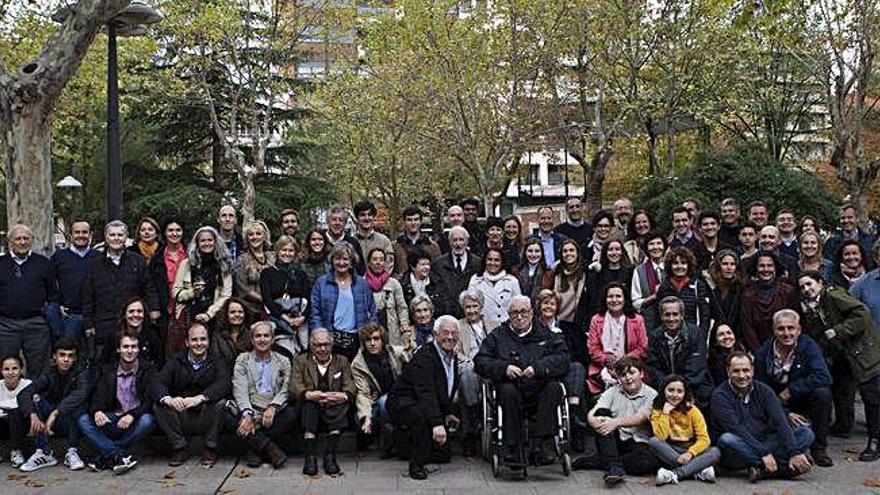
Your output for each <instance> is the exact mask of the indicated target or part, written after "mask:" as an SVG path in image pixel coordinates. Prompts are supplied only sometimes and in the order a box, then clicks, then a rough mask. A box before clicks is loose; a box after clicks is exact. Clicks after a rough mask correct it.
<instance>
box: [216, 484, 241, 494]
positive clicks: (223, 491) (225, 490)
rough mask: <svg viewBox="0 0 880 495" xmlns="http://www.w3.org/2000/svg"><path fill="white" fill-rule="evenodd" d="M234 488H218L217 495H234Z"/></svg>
mask: <svg viewBox="0 0 880 495" xmlns="http://www.w3.org/2000/svg"><path fill="white" fill-rule="evenodd" d="M235 491H236V490H235V488H230V487H228V486H226V487H223V488H220V489H219V490H217V494H218V495H230V494H231V493H235Z"/></svg>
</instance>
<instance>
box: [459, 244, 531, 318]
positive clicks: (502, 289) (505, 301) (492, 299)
mask: <svg viewBox="0 0 880 495" xmlns="http://www.w3.org/2000/svg"><path fill="white" fill-rule="evenodd" d="M503 263H504V253H503V252H502V251H501V249H498V248H488V249H487V250H486V257H485V258H484V259H483V266H484V267H485V268H484V270H483V273H481V274H480V273H477V274H474V275H473V276H472V277H471V281H470V283H469V284H468V289H471V290H478V291H480V292H482V293H483V298H484V303H483V316H484V317H485V318H486V319H488V320H494V321H507V320H508V319H509V318H508V316H507V309H508V308H509V307H510V301H511V299H513V297H514V296H518V295H520V292H519V281H518V280H517V279H516V277H514V276H513V275H510V274H509V273H507V271H505V270H504V267H503Z"/></svg>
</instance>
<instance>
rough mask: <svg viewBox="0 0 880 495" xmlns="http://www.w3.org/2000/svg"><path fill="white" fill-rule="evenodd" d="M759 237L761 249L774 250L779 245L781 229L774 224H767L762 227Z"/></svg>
mask: <svg viewBox="0 0 880 495" xmlns="http://www.w3.org/2000/svg"><path fill="white" fill-rule="evenodd" d="M759 239H760V243H761V249H763V250H764V251H773V250H774V249H776V247H777V246H779V229H777V228H776V227H774V226H773V225H767V226H766V227H763V228H762V229H761V233H760V235H759Z"/></svg>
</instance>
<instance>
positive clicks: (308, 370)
mask: <svg viewBox="0 0 880 495" xmlns="http://www.w3.org/2000/svg"><path fill="white" fill-rule="evenodd" d="M327 373H328V374H329V375H330V390H329V391H330V392H345V393H346V395H348V398H349V400H352V399H354V396H355V393H356V392H357V390H356V389H355V386H354V378H353V377H352V374H351V366H349V365H348V359H346V357H345V356H340V355H338V354H334V355H333V356H332V357H331V358H330V366H328V368H327ZM320 376H321V375H320V373H319V372H318V363H316V362H315V360H314V359H313V358H312V354H311V353H303V354H300V355H299V356H297V357H296V359H294V361H293V377H292V378H291V380H290V397H291V400H296V401H297V402H298V403H300V404H302V403H303V402H304V401H305V395H306V392H311V391H313V390H318V378H319V377H320Z"/></svg>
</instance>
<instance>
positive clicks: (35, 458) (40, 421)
mask: <svg viewBox="0 0 880 495" xmlns="http://www.w3.org/2000/svg"><path fill="white" fill-rule="evenodd" d="M78 353H79V349H78V347H77V345H76V343H74V342H72V341H70V340H66V339H61V340H59V341H58V342H57V343H56V344H55V352H53V353H52V361H53V365H52V366H49V367H48V368H47V369H45V370H44V371H43V373H41V374H40V376H39V377H38V378H37V379H36V380H34V381H33V383H31V384H30V385H28V386H27V387H26V388H25V389H24V390H22V391H21V393H19V394H18V407H19V409H21V414H22V415H23V416H24V417H25V418H28V420H29V421H30V433H31V435H33V437H34V443H35V444H36V446H37V450H36V451H35V452H34V455H32V456H31V457H30V459H28V460H27V462H25V463H24V464H22V465H21V470H22V471H25V472H29V471H36V470H37V469H40V468H44V467H48V466H54V465H55V464H58V461H57V460H56V459H55V457H54V456H53V455H52V450H51V448H50V446H49V435H55V436H66V437H67V454H65V456H64V465H65V466H67V467H68V468H70V469H71V470H73V471H76V470H79V469H82V468H84V467H86V466H85V464H84V463H83V461H82V459H81V458H80V456H79V450H78V449H79V435H80V431H79V426H78V425H77V423H76V421H77V419H78V418H79V417H80V416H81V415H82V414H83V413H85V412H86V401H87V400H88V397H89V387H90V377H89V373H90V372H89V368H88V367H86V366H83V365H81V364H80V361H79V359H78Z"/></svg>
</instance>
